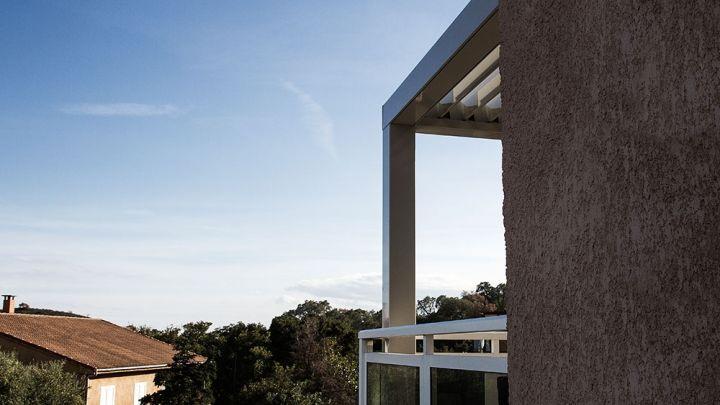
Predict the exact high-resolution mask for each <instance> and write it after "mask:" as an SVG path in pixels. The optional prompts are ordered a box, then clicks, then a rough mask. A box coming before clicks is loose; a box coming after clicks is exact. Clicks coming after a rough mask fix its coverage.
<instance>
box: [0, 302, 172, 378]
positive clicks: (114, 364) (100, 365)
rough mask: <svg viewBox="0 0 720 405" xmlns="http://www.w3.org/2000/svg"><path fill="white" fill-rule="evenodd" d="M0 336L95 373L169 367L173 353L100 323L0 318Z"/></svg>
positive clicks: (159, 344)
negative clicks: (161, 366)
mask: <svg viewBox="0 0 720 405" xmlns="http://www.w3.org/2000/svg"><path fill="white" fill-rule="evenodd" d="M0 333H3V334H5V335H9V336H12V337H14V338H16V339H19V340H22V341H24V342H27V343H30V344H32V345H35V346H39V347H42V348H44V349H46V350H49V351H51V352H54V353H56V354H58V355H60V356H62V357H66V358H68V359H71V360H74V361H76V362H78V363H81V364H84V365H86V366H88V367H90V368H93V369H95V370H98V369H111V368H120V367H147V366H157V365H161V364H171V363H172V357H173V354H174V352H175V351H174V349H173V347H172V346H171V345H169V344H167V343H163V342H161V341H159V340H155V339H151V338H148V337H145V336H143V335H141V334H139V333H135V332H133V331H131V330H129V329H127V328H123V327H122V326H118V325H115V324H112V323H110V322H107V321H103V320H102V319H93V318H74V317H66V316H47V315H20V314H0Z"/></svg>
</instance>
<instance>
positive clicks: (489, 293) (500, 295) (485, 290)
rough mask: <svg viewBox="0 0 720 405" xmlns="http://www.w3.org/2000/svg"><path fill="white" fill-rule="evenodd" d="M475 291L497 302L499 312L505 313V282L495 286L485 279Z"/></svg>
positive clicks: (494, 302)
mask: <svg viewBox="0 0 720 405" xmlns="http://www.w3.org/2000/svg"><path fill="white" fill-rule="evenodd" d="M475 292H476V293H478V294H481V295H484V296H485V297H487V299H488V300H489V301H490V302H492V303H493V304H495V306H496V307H497V312H498V313H501V314H504V313H505V283H500V284H498V285H497V286H496V287H493V286H492V285H491V284H490V283H488V282H487V281H483V282H482V283H480V284H478V285H477V287H476V288H475Z"/></svg>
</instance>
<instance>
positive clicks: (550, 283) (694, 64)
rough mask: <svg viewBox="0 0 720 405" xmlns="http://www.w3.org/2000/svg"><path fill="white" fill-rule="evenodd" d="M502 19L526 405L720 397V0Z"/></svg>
mask: <svg viewBox="0 0 720 405" xmlns="http://www.w3.org/2000/svg"><path fill="white" fill-rule="evenodd" d="M500 19H501V43H502V56H501V58H502V59H501V64H500V66H501V70H502V76H503V87H502V95H503V131H504V139H503V187H504V192H505V202H504V209H503V213H504V221H505V230H506V247H507V280H508V294H509V296H508V322H509V324H508V330H509V336H508V338H509V339H508V341H509V342H512V350H510V353H509V356H508V365H509V383H510V403H512V404H515V405H518V404H572V403H583V404H641V403H642V404H651V403H653V404H711V403H720V39H719V38H720V2H716V1H674V0H658V1H638V0H615V1H547V0H505V1H501V5H500Z"/></svg>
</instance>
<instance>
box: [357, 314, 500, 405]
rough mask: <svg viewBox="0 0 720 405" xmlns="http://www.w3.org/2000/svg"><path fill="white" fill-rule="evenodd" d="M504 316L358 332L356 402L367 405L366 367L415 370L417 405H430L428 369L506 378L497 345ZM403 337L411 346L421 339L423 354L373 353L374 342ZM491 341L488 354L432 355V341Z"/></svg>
mask: <svg viewBox="0 0 720 405" xmlns="http://www.w3.org/2000/svg"><path fill="white" fill-rule="evenodd" d="M506 329H507V316H504V315H503V316H492V317H486V318H475V319H466V320H462V321H450V322H437V323H427V324H420V325H405V326H395V327H388V328H380V329H370V330H363V331H360V333H359V335H358V337H359V340H360V352H359V356H360V362H359V363H360V364H359V370H358V371H359V377H360V379H359V386H358V396H359V398H358V400H359V403H360V405H367V364H368V363H378V364H393V365H398V366H410V367H417V368H419V371H420V381H419V383H420V384H419V385H420V405H429V404H430V399H431V392H430V387H431V381H430V375H431V373H430V369H431V368H447V369H453V370H471V371H484V372H489V373H499V374H507V354H506V353H500V352H499V347H500V344H499V341H500V340H507V332H506ZM397 337H406V338H410V339H412V341H413V342H414V340H415V339H417V338H422V339H423V352H422V353H417V354H403V353H388V352H387V346H386V345H385V344H383V349H384V351H383V352H373V351H372V342H373V340H374V339H383V341H384V342H385V341H387V340H389V339H390V338H397ZM436 338H437V339H438V340H480V339H484V340H491V341H492V352H491V353H435V352H434V350H433V348H434V340H435V339H436Z"/></svg>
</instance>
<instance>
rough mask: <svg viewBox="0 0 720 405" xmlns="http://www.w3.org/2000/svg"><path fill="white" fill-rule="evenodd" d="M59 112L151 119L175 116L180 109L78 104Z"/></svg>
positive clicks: (146, 105) (135, 104)
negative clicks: (161, 116) (153, 117)
mask: <svg viewBox="0 0 720 405" xmlns="http://www.w3.org/2000/svg"><path fill="white" fill-rule="evenodd" d="M60 111H61V112H63V113H65V114H71V115H94V116H100V117H152V116H158V115H173V114H177V113H179V112H180V109H179V108H178V107H176V106H174V105H172V104H141V103H79V104H66V105H63V106H61V107H60Z"/></svg>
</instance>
